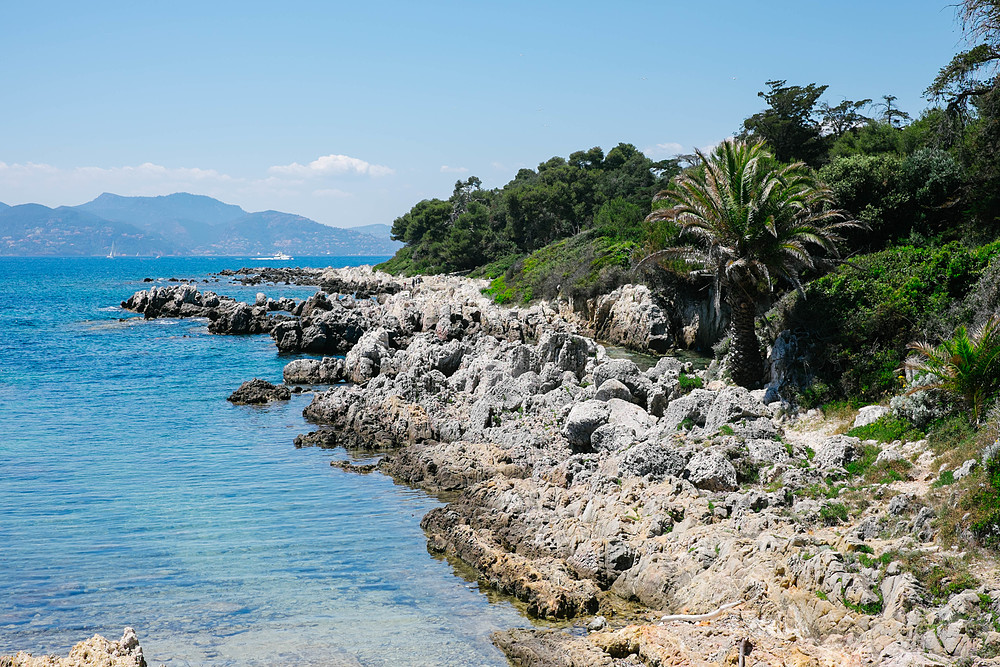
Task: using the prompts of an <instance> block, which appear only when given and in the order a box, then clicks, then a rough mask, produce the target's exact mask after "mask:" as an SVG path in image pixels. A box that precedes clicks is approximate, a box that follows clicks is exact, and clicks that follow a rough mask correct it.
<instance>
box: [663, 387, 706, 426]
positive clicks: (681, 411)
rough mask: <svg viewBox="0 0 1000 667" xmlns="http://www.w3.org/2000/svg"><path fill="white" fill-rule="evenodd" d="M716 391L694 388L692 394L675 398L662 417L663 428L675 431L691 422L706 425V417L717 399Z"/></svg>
mask: <svg viewBox="0 0 1000 667" xmlns="http://www.w3.org/2000/svg"><path fill="white" fill-rule="evenodd" d="M715 396H716V392H714V391H709V390H708V389H694V390H692V391H691V393H690V394H687V395H686V396H681V397H680V398H675V399H674V400H672V401H670V403H669V404H668V405H667V409H666V410H665V411H664V412H663V418H662V419H660V425H661V428H662V429H663V430H665V431H673V430H676V429H677V428H678V427H680V426H682V425H683V424H684V423H685V422H688V421H689V422H690V423H691V424H692V425H695V426H704V425H705V417H706V415H707V414H708V410H709V408H710V407H711V406H712V403H713V402H714V401H715Z"/></svg>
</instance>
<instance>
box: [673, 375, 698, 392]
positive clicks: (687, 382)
mask: <svg viewBox="0 0 1000 667" xmlns="http://www.w3.org/2000/svg"><path fill="white" fill-rule="evenodd" d="M677 384H678V385H679V386H680V388H681V389H682V390H683V391H684V393H685V394H686V393H688V392H690V391H691V390H692V389H701V388H702V387H704V386H705V383H703V382H702V381H701V378H700V377H698V376H697V375H685V374H684V373H681V374H680V375H678V376H677Z"/></svg>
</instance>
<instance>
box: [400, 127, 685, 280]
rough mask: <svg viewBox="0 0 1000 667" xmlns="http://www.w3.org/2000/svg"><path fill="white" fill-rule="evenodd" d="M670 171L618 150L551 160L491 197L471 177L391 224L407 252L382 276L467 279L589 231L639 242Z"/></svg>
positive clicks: (626, 148) (672, 166) (668, 164)
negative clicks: (462, 275) (456, 274)
mask: <svg viewBox="0 0 1000 667" xmlns="http://www.w3.org/2000/svg"><path fill="white" fill-rule="evenodd" d="M678 171H679V169H678V167H677V161H676V160H669V161H664V162H653V161H652V160H650V159H649V158H648V157H646V156H645V155H643V154H642V153H641V152H639V150H638V149H636V147H635V146H632V145H631V144H618V146H616V147H614V148H612V149H611V150H610V151H608V153H607V155H605V153H604V151H603V150H602V149H601V148H591V149H590V150H586V151H577V152H575V153H572V154H571V155H570V156H569V157H568V158H562V157H553V158H551V159H549V160H547V161H546V162H543V163H542V164H540V165H538V169H536V170H531V169H521V170H520V171H518V172H517V176H515V177H514V180H512V181H510V182H509V183H507V184H506V185H505V186H503V187H502V188H498V189H494V190H488V189H483V187H482V181H480V180H479V179H478V178H476V177H475V176H473V177H470V178H469V179H467V180H465V181H459V182H458V183H456V184H455V190H454V192H453V193H452V195H451V197H449V198H448V199H447V200H441V199H431V200H424V201H421V202H419V203H418V204H417V205H416V206H414V207H413V208H412V209H410V211H408V212H407V213H406V214H404V215H402V216H400V217H399V218H396V220H395V221H394V222H393V224H392V238H393V239H395V240H399V241H404V242H405V243H406V244H407V245H406V247H405V248H404V249H403V250H401V251H400V253H399V254H398V255H397V256H396V257H395V258H393V260H392V261H390V262H389V263H387V264H386V268H387V269H389V270H392V271H396V272H403V273H407V274H414V273H440V272H452V271H468V270H470V269H474V268H476V267H480V266H482V265H484V264H487V263H489V262H494V261H497V260H502V259H504V258H516V257H518V256H521V255H525V254H527V253H531V252H533V251H535V250H538V249H540V248H543V247H545V246H546V245H548V244H550V243H552V242H554V241H558V240H559V239H563V238H566V237H568V236H573V235H574V234H578V233H580V232H583V231H585V230H592V229H595V228H604V230H605V231H606V232H608V233H610V234H613V235H615V236H619V237H622V238H630V239H632V240H635V241H639V240H641V239H642V238H643V236H644V231H643V226H642V221H643V219H644V218H645V216H646V215H647V214H648V213H649V210H650V203H651V201H652V198H653V195H654V194H655V193H656V191H657V190H659V189H660V188H661V187H663V185H664V184H665V182H666V181H667V180H669V179H670V177H672V176H673V175H674V174H676V173H677V172H678Z"/></svg>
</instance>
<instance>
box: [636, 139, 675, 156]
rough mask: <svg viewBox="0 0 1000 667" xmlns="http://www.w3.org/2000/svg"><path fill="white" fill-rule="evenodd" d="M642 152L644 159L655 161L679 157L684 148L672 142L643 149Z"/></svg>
mask: <svg viewBox="0 0 1000 667" xmlns="http://www.w3.org/2000/svg"><path fill="white" fill-rule="evenodd" d="M642 152H643V153H645V155H646V157H648V158H650V159H651V160H656V159H660V158H666V157H673V156H675V155H679V154H680V153H683V152H684V146H682V145H681V144H678V143H677V142H674V141H668V142H666V143H662V144H656V145H655V146H650V147H649V148H643V149H642Z"/></svg>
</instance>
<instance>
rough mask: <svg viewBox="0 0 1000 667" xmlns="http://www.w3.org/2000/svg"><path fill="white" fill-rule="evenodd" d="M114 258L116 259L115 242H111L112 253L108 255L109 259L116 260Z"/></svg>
mask: <svg viewBox="0 0 1000 667" xmlns="http://www.w3.org/2000/svg"><path fill="white" fill-rule="evenodd" d="M114 258H115V242H114V241H112V242H111V252H109V253H108V259H114Z"/></svg>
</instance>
